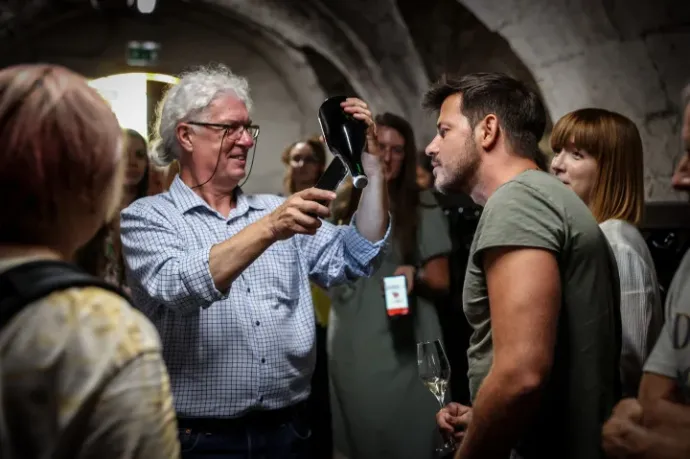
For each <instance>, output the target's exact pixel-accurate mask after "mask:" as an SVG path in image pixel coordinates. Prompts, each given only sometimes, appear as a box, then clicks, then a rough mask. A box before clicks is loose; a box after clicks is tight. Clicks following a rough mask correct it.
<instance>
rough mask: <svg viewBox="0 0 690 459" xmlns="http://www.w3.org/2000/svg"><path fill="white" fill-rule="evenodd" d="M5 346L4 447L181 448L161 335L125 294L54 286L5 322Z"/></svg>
mask: <svg viewBox="0 0 690 459" xmlns="http://www.w3.org/2000/svg"><path fill="white" fill-rule="evenodd" d="M25 261H29V260H28V259H22V260H4V261H0V272H1V271H4V270H7V269H9V268H10V267H13V266H16V265H18V264H20V263H22V262H25ZM0 353H1V354H0V355H2V359H1V360H0V400H2V408H1V409H0V457H2V458H4V459H34V458H36V459H38V458H45V457H50V458H52V459H68V458H69V459H74V458H77V459H79V458H87V457H89V458H93V457H99V458H102V459H111V458H113V459H115V458H122V459H124V458H141V459H145V458H146V459H149V458H161V459H163V458H165V459H169V458H175V457H179V454H180V453H179V443H178V440H177V429H176V421H175V417H174V412H173V409H172V399H171V396H170V383H169V379H168V374H167V372H166V369H165V366H164V364H163V360H162V358H161V355H160V342H159V339H158V335H157V333H156V330H155V329H154V327H153V326H152V325H151V324H150V323H149V321H148V320H146V318H144V317H143V316H142V315H141V314H140V313H139V312H138V311H136V310H134V309H133V308H131V307H130V305H129V304H127V302H126V301H124V300H123V299H122V298H121V297H119V296H117V295H115V294H114V293H111V292H108V291H105V290H102V289H100V288H96V287H89V288H73V289H68V290H65V291H60V292H56V293H53V294H52V295H49V296H47V297H46V298H44V299H42V300H39V301H37V302H35V303H33V304H32V305H29V306H27V307H26V308H25V309H24V310H22V311H21V312H20V313H19V314H17V316H15V317H14V318H13V319H12V320H11V321H10V322H9V323H8V324H7V325H6V326H5V327H4V328H3V329H2V331H1V332H0ZM27 426H30V428H29V427H27Z"/></svg>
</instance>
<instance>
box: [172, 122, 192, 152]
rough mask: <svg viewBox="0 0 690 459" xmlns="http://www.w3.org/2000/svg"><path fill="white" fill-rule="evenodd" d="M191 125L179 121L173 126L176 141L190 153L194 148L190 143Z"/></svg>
mask: <svg viewBox="0 0 690 459" xmlns="http://www.w3.org/2000/svg"><path fill="white" fill-rule="evenodd" d="M191 131H192V130H191V127H190V126H188V125H186V124H184V123H180V124H178V125H177V127H176V128H175V136H176V137H177V142H178V143H179V144H180V146H181V147H182V149H183V150H185V151H186V152H188V153H191V152H192V150H194V145H193V144H192V137H191V135H190V133H191Z"/></svg>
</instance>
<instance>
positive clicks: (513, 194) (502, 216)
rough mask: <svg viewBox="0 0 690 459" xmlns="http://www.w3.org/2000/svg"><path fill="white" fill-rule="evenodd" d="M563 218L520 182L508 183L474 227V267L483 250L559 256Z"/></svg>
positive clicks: (530, 188)
mask: <svg viewBox="0 0 690 459" xmlns="http://www.w3.org/2000/svg"><path fill="white" fill-rule="evenodd" d="M565 218H566V217H565V215H564V213H563V211H562V210H560V209H559V208H558V207H557V206H556V205H555V204H554V203H553V202H552V201H551V199H550V198H549V197H548V196H546V195H545V194H544V193H542V192H540V191H538V190H536V189H534V188H532V187H531V186H529V185H527V184H524V183H521V182H508V183H506V184H505V185H503V186H502V187H500V188H499V189H498V190H497V191H496V192H495V193H494V195H493V196H492V197H491V198H490V199H489V201H488V202H487V205H486V207H485V208H484V211H483V212H482V216H481V218H480V219H479V224H478V225H477V240H476V245H475V252H474V260H473V261H474V263H475V264H476V265H477V266H482V260H481V258H482V256H483V254H484V252H485V251H486V250H487V249H492V248H497V247H524V248H540V249H545V250H549V251H551V252H554V253H560V252H561V248H562V247H563V240H564V237H565V236H564V226H565V225H564V220H565Z"/></svg>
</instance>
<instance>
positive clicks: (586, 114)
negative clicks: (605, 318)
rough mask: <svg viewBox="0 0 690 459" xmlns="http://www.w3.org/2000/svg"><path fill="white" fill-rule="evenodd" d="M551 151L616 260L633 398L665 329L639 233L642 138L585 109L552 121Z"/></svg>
mask: <svg viewBox="0 0 690 459" xmlns="http://www.w3.org/2000/svg"><path fill="white" fill-rule="evenodd" d="M551 147H552V148H553V151H554V157H553V160H552V162H551V171H552V172H553V174H554V175H556V177H558V179H560V180H561V182H563V183H564V184H565V185H566V186H568V187H569V188H571V189H572V190H573V191H574V192H575V193H576V194H577V195H578V196H579V197H580V198H581V199H582V200H583V201H584V202H585V203H586V204H587V205H588V206H589V208H590V209H591V210H592V213H593V214H594V217H595V218H596V220H597V222H598V223H599V227H600V228H601V230H602V231H603V233H604V235H605V236H606V239H607V240H608V242H609V245H610V246H611V248H612V249H613V253H614V255H615V257H616V262H617V265H618V273H619V278H620V288H621V298H620V299H621V304H620V306H621V320H622V338H623V340H622V349H621V361H620V366H621V382H622V389H623V395H624V396H636V395H637V391H638V388H639V384H640V379H641V378H642V367H643V364H644V362H645V360H646V358H647V356H648V355H649V353H650V352H651V350H652V347H653V346H654V343H655V342H656V339H657V337H658V336H659V333H660V331H661V327H662V325H663V309H662V304H661V295H660V293H659V284H658V281H657V277H656V272H655V269H654V263H653V261H652V256H651V254H650V252H649V249H648V248H647V244H646V243H645V240H644V238H643V237H642V234H641V233H640V231H639V229H638V228H637V226H638V225H639V223H640V221H641V220H642V212H643V207H644V180H643V154H642V140H641V138H640V134H639V132H638V130H637V127H636V126H635V124H634V123H633V122H632V121H630V120H629V119H628V118H626V117H624V116H623V115H620V114H618V113H614V112H610V111H607V110H603V109H597V108H586V109H581V110H576V111H574V112H572V113H569V114H567V115H565V116H564V117H563V118H561V119H560V120H559V121H558V122H557V123H556V125H555V126H554V129H553V132H552V134H551Z"/></svg>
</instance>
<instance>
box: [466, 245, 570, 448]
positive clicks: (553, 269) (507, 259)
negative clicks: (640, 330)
mask: <svg viewBox="0 0 690 459" xmlns="http://www.w3.org/2000/svg"><path fill="white" fill-rule="evenodd" d="M534 266H538V267H539V275H538V276H537V275H535V273H534V270H532V269H530V267H534ZM484 269H485V272H486V278H487V285H488V292H489V301H490V308H491V332H492V339H493V347H494V356H493V364H492V366H491V370H490V371H489V374H488V375H487V377H486V379H485V380H484V382H483V384H482V385H481V387H480V389H479V392H478V394H477V397H476V400H475V403H474V407H473V413H472V422H471V423H470V425H469V428H468V430H467V435H466V437H465V439H464V440H463V442H462V444H461V446H460V449H459V451H458V454H457V455H456V458H462V459H475V458H477V459H479V458H481V459H491V458H498V459H505V458H506V457H509V455H510V450H511V449H512V447H513V446H514V445H515V443H516V441H517V440H518V438H519V436H520V434H521V432H522V429H523V428H524V427H525V425H526V424H527V423H528V422H529V420H530V419H531V418H532V417H533V415H534V414H535V411H536V409H537V406H538V404H539V398H540V397H539V396H540V393H541V389H542V388H543V385H544V383H545V381H546V379H547V378H548V375H549V373H550V371H551V367H552V364H553V355H554V348H555V345H556V332H557V323H558V314H559V309H560V304H561V279H560V273H559V270H558V263H557V261H556V257H555V256H554V255H553V254H552V253H551V252H549V251H546V250H542V249H531V248H514V247H508V248H496V249H489V250H487V252H486V253H485V254H484Z"/></svg>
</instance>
